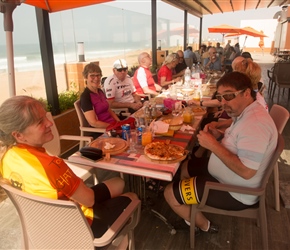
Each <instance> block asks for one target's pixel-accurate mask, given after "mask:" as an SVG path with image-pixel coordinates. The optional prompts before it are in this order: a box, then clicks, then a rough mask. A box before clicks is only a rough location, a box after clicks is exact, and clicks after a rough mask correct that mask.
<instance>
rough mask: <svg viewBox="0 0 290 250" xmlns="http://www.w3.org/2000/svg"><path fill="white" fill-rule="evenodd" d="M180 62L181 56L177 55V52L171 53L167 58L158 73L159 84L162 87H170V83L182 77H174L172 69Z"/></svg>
mask: <svg viewBox="0 0 290 250" xmlns="http://www.w3.org/2000/svg"><path fill="white" fill-rule="evenodd" d="M178 62H179V57H178V56H177V54H176V53H172V54H169V55H168V56H167V57H166V58H165V60H164V62H163V64H162V66H161V68H160V69H159V70H158V73H157V76H158V84H159V85H160V86H161V87H163V88H165V89H168V86H169V85H170V84H174V83H176V82H178V81H180V80H181V77H176V78H174V79H172V70H173V69H174V68H175V67H176V65H177V64H178Z"/></svg>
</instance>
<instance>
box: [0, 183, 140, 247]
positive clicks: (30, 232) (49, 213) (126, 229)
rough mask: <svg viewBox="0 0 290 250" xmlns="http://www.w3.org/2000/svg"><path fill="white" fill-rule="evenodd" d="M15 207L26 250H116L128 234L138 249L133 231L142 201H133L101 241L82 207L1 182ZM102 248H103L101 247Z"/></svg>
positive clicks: (131, 242)
mask: <svg viewBox="0 0 290 250" xmlns="http://www.w3.org/2000/svg"><path fill="white" fill-rule="evenodd" d="M0 184H1V186H2V187H3V189H4V190H5V192H6V193H7V195H8V197H9V198H10V199H11V201H12V203H13V204H14V206H15V208H16V210H17V212H18V214H19V217H20V222H21V228H22V248H23V249H91V250H94V249H95V247H104V246H106V248H105V249H116V248H117V246H118V245H119V244H120V242H121V241H122V239H123V238H124V237H125V236H127V235H128V237H129V249H135V245H134V228H135V227H136V226H137V224H138V222H139V219H140V207H141V206H140V201H139V200H134V201H132V202H131V203H130V204H129V205H128V207H127V208H126V209H125V210H124V211H123V213H122V214H121V215H120V216H119V217H118V218H117V220H116V221H115V222H114V223H113V225H112V226H111V227H110V228H108V230H107V231H106V232H105V234H104V235H103V236H102V237H100V238H94V236H93V233H92V230H91V228H90V226H89V224H88V222H87V219H86V218H85V216H84V214H83V211H82V210H81V209H80V206H79V204H77V203H75V202H73V201H64V200H54V199H48V198H43V197H40V196H36V195H31V194H28V193H26V192H23V191H21V190H19V189H16V188H14V187H12V186H10V185H8V184H5V183H0ZM102 249H103V248H102Z"/></svg>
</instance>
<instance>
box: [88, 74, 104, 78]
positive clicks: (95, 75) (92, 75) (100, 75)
mask: <svg viewBox="0 0 290 250" xmlns="http://www.w3.org/2000/svg"><path fill="white" fill-rule="evenodd" d="M89 77H91V78H95V77H102V74H90V75H89Z"/></svg>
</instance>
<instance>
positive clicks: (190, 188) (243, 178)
mask: <svg viewBox="0 0 290 250" xmlns="http://www.w3.org/2000/svg"><path fill="white" fill-rule="evenodd" d="M216 97H217V99H218V100H219V101H220V102H221V104H222V106H223V108H224V110H225V111H226V112H227V114H228V115H229V116H230V117H231V118H232V124H231V126H230V127H229V128H227V129H226V131H225V132H224V133H221V131H220V130H219V127H217V125H216V123H214V124H211V123H210V124H207V125H206V126H205V127H204V129H203V130H202V131H200V132H199V134H198V135H197V138H198V142H199V144H200V146H202V147H204V148H206V149H208V150H210V151H211V152H212V153H211V155H210V157H209V159H208V158H206V157H204V158H196V157H194V155H192V158H191V160H189V161H187V162H184V164H183V165H182V166H181V177H180V179H181V181H177V182H175V183H171V184H169V185H168V186H167V187H166V189H165V192H164V195H165V198H166V201H167V202H168V204H169V205H170V206H171V207H172V209H173V210H174V211H175V212H176V213H177V214H178V215H179V216H180V217H182V218H183V219H184V220H186V221H189V220H190V211H191V206H190V205H196V204H198V203H199V202H200V200H201V199H202V195H203V190H204V186H205V183H206V182H207V181H211V182H219V183H224V184H232V185H237V186H242V187H253V188H255V187H259V185H260V182H261V180H262V178H263V174H264V172H265V169H266V168H267V166H268V163H269V162H270V160H271V157H272V155H273V152H274V150H275V148H276V145H277V139H278V132H277V128H276V126H275V124H274V122H273V120H272V118H271V117H270V115H269V114H268V112H267V111H266V109H265V108H264V107H263V106H262V105H261V104H260V103H259V102H257V101H256V92H255V91H254V90H253V88H252V83H251V80H250V78H249V77H248V76H247V75H245V74H243V73H240V72H232V73H228V74H226V75H224V76H223V77H222V78H221V79H220V80H219V81H218V83H217V95H216ZM257 202H258V197H257V196H253V195H246V194H237V193H233V192H222V191H210V193H209V198H208V199H207V204H208V205H210V206H213V207H216V208H221V209H225V210H243V209H246V208H249V207H251V206H253V205H255V204H256V203H257ZM195 219H196V225H195V226H196V227H197V231H199V232H200V231H204V232H209V233H217V232H218V227H217V226H215V225H212V223H211V222H210V221H209V220H208V219H207V218H206V217H205V216H204V215H203V214H202V213H197V214H196V218H195Z"/></svg>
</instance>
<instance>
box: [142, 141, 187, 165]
mask: <svg viewBox="0 0 290 250" xmlns="http://www.w3.org/2000/svg"><path fill="white" fill-rule="evenodd" d="M148 145H149V144H148ZM148 145H147V146H148ZM169 145H171V144H169ZM172 145H174V146H175V147H179V148H181V149H182V150H183V148H182V147H180V146H178V145H175V144H172ZM147 146H146V147H147ZM146 147H145V148H144V155H145V157H146V158H147V159H149V160H150V161H151V162H156V163H161V164H170V163H177V162H181V161H183V160H184V159H185V158H186V157H187V154H188V151H187V150H184V154H183V155H182V156H180V157H179V158H176V159H174V160H155V159H151V158H150V157H148V156H147V155H146V154H145V149H146Z"/></svg>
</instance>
